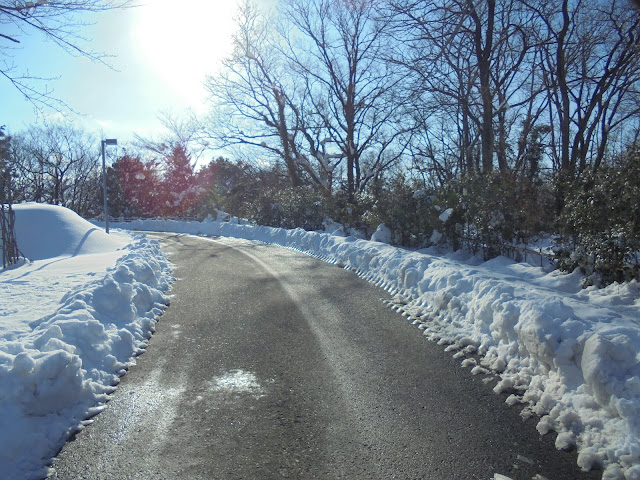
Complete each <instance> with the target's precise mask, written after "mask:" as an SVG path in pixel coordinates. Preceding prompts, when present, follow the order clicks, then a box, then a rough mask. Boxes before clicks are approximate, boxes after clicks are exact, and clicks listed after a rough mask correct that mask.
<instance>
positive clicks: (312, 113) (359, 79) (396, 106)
mask: <svg viewBox="0 0 640 480" xmlns="http://www.w3.org/2000/svg"><path fill="white" fill-rule="evenodd" d="M375 3H376V2H372V1H370V0H357V1H350V2H344V1H339V0H314V1H311V2H303V1H298V0H290V1H288V2H285V3H284V4H283V6H282V8H281V16H280V23H279V24H278V27H277V28H272V27H271V26H270V25H268V24H267V23H266V22H264V21H263V20H262V19H261V18H260V15H259V11H258V10H257V9H256V8H255V7H253V6H251V4H250V3H245V4H244V7H243V10H242V12H241V16H240V22H239V30H238V32H237V33H236V35H235V37H234V46H235V49H234V53H233V55H232V56H231V57H230V58H229V59H228V60H227V62H226V63H225V66H226V71H225V72H224V73H223V74H222V75H220V76H218V77H210V78H209V79H208V83H207V86H208V89H209V91H210V93H211V95H212V97H214V98H215V99H216V100H217V102H218V110H217V114H218V117H217V118H216V124H217V125H218V127H219V128H218V130H219V133H218V138H219V139H220V140H221V143H222V144H223V145H234V144H236V145H250V146H254V147H258V148H262V149H263V150H266V151H268V152H271V153H272V154H274V155H276V156H277V157H278V158H280V159H282V161H283V162H284V164H285V165H286V167H287V171H288V174H289V177H290V179H291V181H292V184H293V185H294V186H296V185H301V184H303V183H307V182H308V183H311V184H312V185H315V186H316V187H318V188H320V189H321V190H324V191H326V192H330V191H331V189H332V186H333V183H334V181H335V175H334V173H335V172H336V169H337V168H338V166H342V165H345V164H346V168H345V170H346V184H347V191H348V194H349V197H350V198H351V199H353V196H354V194H355V193H356V192H358V191H361V190H363V189H364V188H365V187H366V185H367V182H368V181H369V180H370V179H371V178H373V177H375V176H376V175H379V174H380V172H381V171H384V169H385V168H387V167H388V166H389V165H390V164H392V163H393V162H395V161H396V160H397V159H398V158H399V156H400V155H402V154H403V153H404V151H405V148H406V140H407V137H408V135H407V134H408V133H409V132H410V130H411V129H410V128H409V127H406V126H403V124H402V119H403V118H404V119H411V117H410V116H405V117H403V116H402V115H401V114H402V111H403V103H404V102H403V101H402V96H401V91H400V89H399V85H400V82H401V78H400V76H399V75H398V74H397V73H396V72H395V71H394V70H393V68H391V66H390V65H389V64H387V63H385V62H384V56H383V54H382V52H383V50H384V49H385V48H387V46H386V44H385V39H384V37H383V30H384V28H385V27H384V25H385V24H384V23H380V22H378V21H377V20H376V15H375V10H374V6H375ZM220 126H221V127H222V128H221V129H220ZM220 130H222V131H221V132H220Z"/></svg>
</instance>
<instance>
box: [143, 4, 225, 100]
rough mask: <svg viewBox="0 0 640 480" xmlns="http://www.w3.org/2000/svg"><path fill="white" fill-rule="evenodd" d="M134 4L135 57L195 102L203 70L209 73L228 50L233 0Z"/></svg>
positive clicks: (200, 92) (201, 92)
mask: <svg viewBox="0 0 640 480" xmlns="http://www.w3.org/2000/svg"><path fill="white" fill-rule="evenodd" d="M137 10H138V11H137V12H136V13H137V21H136V27H135V30H134V35H133V37H134V39H133V40H134V44H135V45H134V48H136V49H137V50H138V53H139V55H140V59H141V62H144V63H146V64H147V66H148V67H150V68H151V69H153V70H154V71H155V73H156V74H157V75H158V76H159V79H160V80H162V81H163V82H165V83H166V84H168V85H169V86H170V87H171V89H172V90H173V91H174V92H175V94H176V95H178V96H179V97H181V98H182V99H183V100H185V101H187V102H188V103H190V104H191V105H194V106H196V105H198V104H199V103H201V102H202V100H203V98H204V88H203V87H202V82H203V80H204V78H205V76H206V75H207V74H215V73H216V71H217V70H218V69H219V68H220V62H221V60H222V59H223V58H224V57H225V56H226V55H227V54H228V53H229V52H230V50H231V36H232V34H233V31H234V29H235V26H234V21H233V18H234V16H235V14H236V11H237V0H228V1H226V2H212V1H210V0H182V1H181V2H176V1H175V0H147V3H146V4H144V5H142V6H140V7H139V8H138V9H137Z"/></svg>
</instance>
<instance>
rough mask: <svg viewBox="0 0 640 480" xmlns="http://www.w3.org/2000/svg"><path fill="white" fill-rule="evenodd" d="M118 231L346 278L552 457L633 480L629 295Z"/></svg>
mask: <svg viewBox="0 0 640 480" xmlns="http://www.w3.org/2000/svg"><path fill="white" fill-rule="evenodd" d="M119 226H120V227H122V228H129V229H135V230H150V231H163V232H177V233H188V234H194V235H212V236H225V237H236V238H244V239H249V240H258V241H262V242H267V243H273V244H278V245H282V246H285V247H288V248H292V249H295V250H298V251H301V252H304V253H307V254H310V255H313V256H315V257H317V258H319V259H322V260H325V261H327V262H331V263H334V264H339V265H343V266H345V268H349V269H352V270H354V271H356V272H357V273H358V275H360V276H361V277H363V278H365V279H366V280H368V281H370V282H372V283H374V284H376V285H379V286H381V287H383V288H385V289H386V290H388V291H389V292H391V293H392V294H393V295H395V298H394V300H393V302H392V303H393V307H394V308H396V309H398V310H399V311H400V312H402V313H403V315H404V316H405V317H407V319H408V320H409V321H411V322H412V323H414V324H415V325H416V326H417V327H418V328H419V329H420V330H422V331H423V334H424V335H425V336H426V337H428V338H429V339H431V340H434V341H437V342H439V343H440V344H442V345H446V346H447V347H446V350H447V351H450V352H452V353H454V355H455V356H456V358H460V359H461V362H462V365H463V366H465V367H471V368H472V370H471V372H472V373H474V374H481V373H482V374H489V375H494V376H495V377H496V380H497V384H496V386H495V388H494V390H495V391H496V392H498V393H500V392H503V393H506V394H508V397H507V399H506V402H507V403H508V404H509V405H515V404H524V405H525V409H524V410H523V415H524V416H530V415H534V414H535V415H537V418H538V419H539V421H538V427H537V428H538V431H539V432H540V433H541V434H546V433H547V432H549V431H551V430H553V431H556V432H557V433H558V436H557V440H556V446H557V447H558V448H559V449H568V448H574V447H575V448H577V450H578V453H579V456H578V464H579V465H580V466H581V467H582V468H584V469H590V468H596V467H601V468H602V469H603V478H604V479H627V480H639V479H640V318H639V315H638V312H639V311H640V286H639V285H638V283H636V282H631V283H627V284H615V285H611V286H609V287H607V288H605V289H600V290H597V289H595V288H593V287H592V288H588V289H582V288H581V287H580V281H581V278H582V277H581V275H580V274H579V273H578V272H574V273H573V274H569V275H567V274H561V273H559V272H557V271H553V270H551V269H549V268H542V267H540V266H534V265H530V264H527V263H515V262H513V261H511V260H509V259H506V258H504V257H498V258H495V259H493V260H490V261H488V262H482V261H481V260H478V259H477V258H474V257H469V256H465V255H462V254H447V255H443V254H440V253H438V252H437V251H436V250H434V249H427V250H422V251H417V252H412V251H407V250H403V249H400V248H395V247H392V246H390V245H386V244H383V243H380V242H371V241H365V240H360V239H356V238H354V237H344V236H338V235H332V234H329V233H322V232H306V231H304V230H301V229H295V230H284V229H278V228H269V227H259V226H250V225H240V224H235V223H229V222H217V221H211V220H208V221H205V222H202V223H200V222H179V221H172V220H139V221H134V222H132V223H125V224H121V225H119Z"/></svg>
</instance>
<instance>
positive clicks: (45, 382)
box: [0, 204, 171, 480]
mask: <svg viewBox="0 0 640 480" xmlns="http://www.w3.org/2000/svg"><path fill="white" fill-rule="evenodd" d="M14 209H15V212H16V236H17V241H18V245H19V248H20V249H21V251H22V253H23V255H24V256H26V257H27V258H28V259H29V261H28V262H24V263H23V264H22V265H20V266H18V267H15V268H12V269H7V270H3V271H2V270H0V471H1V472H2V478H3V479H9V480H10V479H36V478H42V477H43V476H45V475H46V474H47V472H48V468H47V467H46V465H47V464H48V463H49V462H50V460H51V458H52V457H53V456H54V455H55V454H56V453H57V451H58V450H59V449H60V448H61V447H62V445H63V444H64V442H65V441H66V440H67V439H68V437H69V435H71V434H72V433H73V432H74V431H76V430H78V429H80V428H82V427H83V426H84V425H86V424H87V423H90V421H91V420H90V417H91V416H92V415H95V414H96V413H98V412H99V411H101V410H102V409H103V408H104V404H105V402H106V401H107V399H108V398H109V395H110V394H111V393H112V392H113V391H114V388H115V385H117V383H118V381H119V377H120V376H122V375H123V374H124V373H125V371H126V369H127V368H128V367H129V366H130V365H132V364H133V363H134V357H135V355H137V354H139V353H141V352H142V351H143V349H144V347H145V345H146V342H147V340H148V339H149V337H150V335H151V333H152V332H153V329H154V326H155V322H156V318H157V317H158V315H159V314H160V313H161V312H162V311H163V309H164V308H165V306H166V303H167V298H166V297H165V296H164V293H163V292H166V291H167V290H168V288H169V285H170V282H171V276H170V267H171V266H170V264H169V262H168V261H167V259H166V257H165V256H164V255H163V254H162V252H161V251H160V249H159V245H158V244H157V242H152V241H149V240H147V239H146V238H145V237H143V236H141V235H132V234H128V233H123V232H112V233H111V234H110V235H107V234H106V233H104V232H102V231H101V230H100V229H99V228H97V227H95V226H94V225H92V224H90V223H89V222H87V221H85V220H83V219H82V218H80V217H79V216H78V215H76V214H75V213H73V212H71V211H70V210H67V209H65V208H62V207H57V206H47V205H39V204H21V205H15V206H14Z"/></svg>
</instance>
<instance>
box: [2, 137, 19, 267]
mask: <svg viewBox="0 0 640 480" xmlns="http://www.w3.org/2000/svg"><path fill="white" fill-rule="evenodd" d="M10 141H11V138H10V137H7V136H6V135H5V133H4V127H0V249H1V250H2V268H7V267H9V266H11V265H14V264H15V263H16V262H17V261H18V260H19V258H20V250H18V244H17V242H16V235H15V214H14V212H13V209H12V207H11V204H12V203H13V186H12V184H11V169H10V165H9V143H10Z"/></svg>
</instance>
